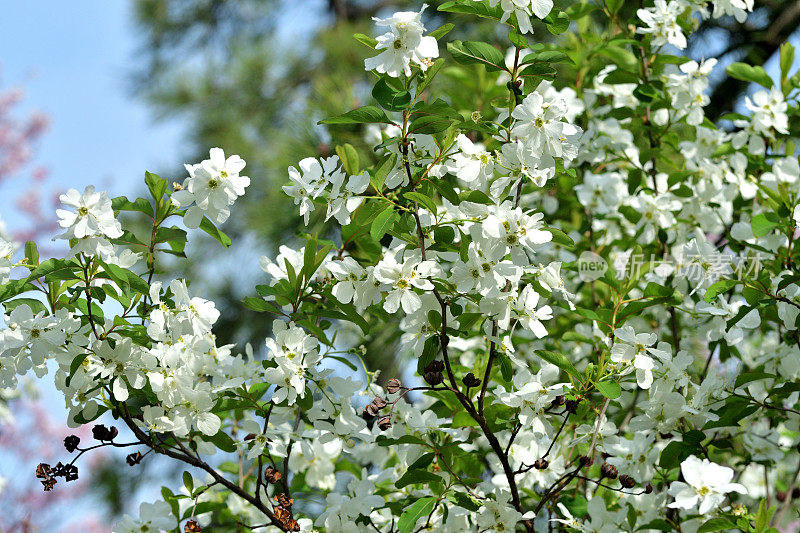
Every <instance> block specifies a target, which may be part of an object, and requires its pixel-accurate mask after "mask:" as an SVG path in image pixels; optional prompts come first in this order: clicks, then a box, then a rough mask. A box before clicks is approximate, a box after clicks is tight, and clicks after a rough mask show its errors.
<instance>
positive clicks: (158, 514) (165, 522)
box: [113, 501, 178, 533]
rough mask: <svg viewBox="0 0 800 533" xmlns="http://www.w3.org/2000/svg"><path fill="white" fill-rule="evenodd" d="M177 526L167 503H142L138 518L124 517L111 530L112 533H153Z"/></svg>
mask: <svg viewBox="0 0 800 533" xmlns="http://www.w3.org/2000/svg"><path fill="white" fill-rule="evenodd" d="M177 526H178V522H177V520H176V519H175V517H174V516H172V508H171V507H170V506H169V504H168V503H166V502H162V501H158V502H156V503H146V502H145V503H142V504H141V505H140V506H139V518H138V519H135V518H133V517H131V516H130V515H125V516H124V517H123V518H122V520H120V521H119V522H118V523H117V524H116V525H115V526H114V529H113V533H154V532H156V531H161V530H171V529H174V528H176V527H177Z"/></svg>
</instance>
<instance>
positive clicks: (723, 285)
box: [703, 279, 739, 304]
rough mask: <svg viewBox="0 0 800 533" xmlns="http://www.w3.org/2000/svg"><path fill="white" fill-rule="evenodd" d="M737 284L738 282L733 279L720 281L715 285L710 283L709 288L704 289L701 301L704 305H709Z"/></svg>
mask: <svg viewBox="0 0 800 533" xmlns="http://www.w3.org/2000/svg"><path fill="white" fill-rule="evenodd" d="M738 284H739V281H738V280H735V279H721V280H719V281H717V282H715V283H712V284H711V286H710V287H709V288H708V289H706V294H705V296H704V297H703V299H704V300H705V301H706V303H709V304H710V303H711V302H713V301H714V300H716V299H717V296H719V295H720V294H722V293H724V292H728V291H729V290H731V289H732V288H733V287H735V286H736V285H738Z"/></svg>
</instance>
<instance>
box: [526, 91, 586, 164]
mask: <svg viewBox="0 0 800 533" xmlns="http://www.w3.org/2000/svg"><path fill="white" fill-rule="evenodd" d="M549 87H550V85H549V83H548V82H542V83H540V84H539V86H538V87H537V88H536V90H535V91H534V92H532V93H531V94H529V95H528V96H526V97H525V99H524V100H523V101H522V103H521V104H520V105H518V106H517V107H516V108H514V111H513V113H511V116H512V117H513V118H515V119H516V120H517V122H516V123H515V125H514V128H513V129H512V133H513V134H514V135H515V136H516V137H518V138H519V139H520V140H522V142H523V143H524V144H525V147H526V148H527V149H528V150H529V151H530V152H531V153H534V154H540V155H539V157H540V158H544V157H547V156H549V157H550V158H553V157H563V158H564V159H566V160H571V159H574V158H575V156H576V155H577V153H578V146H577V142H578V139H579V137H580V135H581V133H583V130H581V128H579V127H578V126H576V125H574V124H570V123H569V122H565V121H564V118H565V117H566V115H567V104H566V101H564V99H563V98H561V97H560V96H559V94H558V93H555V92H551V91H549V90H548V88H549ZM548 166H552V165H551V164H549V165H548Z"/></svg>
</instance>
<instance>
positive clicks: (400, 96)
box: [372, 78, 411, 111]
mask: <svg viewBox="0 0 800 533" xmlns="http://www.w3.org/2000/svg"><path fill="white" fill-rule="evenodd" d="M372 97H373V98H375V100H377V101H378V103H379V104H381V107H383V108H384V109H386V110H389V111H402V110H404V109H405V108H407V107H408V105H409V104H410V103H411V93H410V92H408V91H398V90H396V89H394V88H393V87H391V86H390V85H389V84H388V83H387V82H386V78H381V79H379V80H378V83H376V84H375V87H373V88H372Z"/></svg>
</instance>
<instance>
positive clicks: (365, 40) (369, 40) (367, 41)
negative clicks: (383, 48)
mask: <svg viewBox="0 0 800 533" xmlns="http://www.w3.org/2000/svg"><path fill="white" fill-rule="evenodd" d="M353 38H354V39H355V40H356V41H358V42H360V43H361V44H363V45H364V46H368V47H370V48H372V49H373V50H375V47H376V46H378V39H375V38H373V37H370V36H369V35H364V34H363V33H354V34H353Z"/></svg>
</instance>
